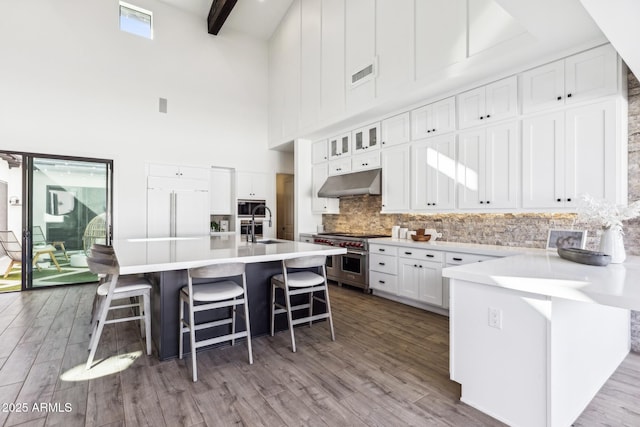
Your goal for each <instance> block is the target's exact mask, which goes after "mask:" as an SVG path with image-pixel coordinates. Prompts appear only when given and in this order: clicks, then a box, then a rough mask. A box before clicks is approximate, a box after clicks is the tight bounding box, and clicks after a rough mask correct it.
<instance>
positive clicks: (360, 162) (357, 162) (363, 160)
mask: <svg viewBox="0 0 640 427" xmlns="http://www.w3.org/2000/svg"><path fill="white" fill-rule="evenodd" d="M338 161H341V160H338ZM379 167H380V151H379V150H376V151H374V152H372V153H364V154H359V155H357V156H353V157H352V158H351V172H358V171H363V170H367V169H375V168H379Z"/></svg>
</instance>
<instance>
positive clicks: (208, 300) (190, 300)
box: [178, 263, 253, 382]
mask: <svg viewBox="0 0 640 427" xmlns="http://www.w3.org/2000/svg"><path fill="white" fill-rule="evenodd" d="M235 276H242V286H240V285H238V284H237V283H236V282H234V281H231V280H219V281H217V282H207V283H199V284H193V279H228V278H231V277H235ZM196 303H199V304H196ZM185 304H186V305H187V309H188V310H189V312H188V315H187V316H186V317H185ZM238 305H244V313H240V314H241V315H242V317H244V320H245V325H246V330H244V331H241V332H236V314H237V310H236V307H237V306H238ZM225 307H229V308H231V316H230V317H226V318H224V319H220V320H214V321H211V322H202V323H196V322H195V313H197V312H200V311H204V310H213V309H218V308H225ZM229 324H230V325H231V333H229V334H225V335H221V336H217V337H214V338H209V339H203V340H201V341H197V340H196V331H200V330H202V329H209V328H214V327H217V326H222V325H229ZM179 326H180V329H179V334H180V342H179V350H178V357H179V358H180V359H182V353H183V347H184V334H185V332H189V338H190V344H191V370H192V372H193V382H196V381H198V366H197V363H196V351H197V349H198V348H200V347H204V346H208V345H213V344H218V343H221V342H225V341H231V345H234V344H235V340H236V338H244V337H246V338H247V348H248V351H249V364H253V353H252V350H251V328H250V322H249V306H248V299H247V279H246V275H245V264H243V263H229V264H214V265H208V266H205V267H198V268H191V269H189V270H188V281H187V286H184V287H182V289H180V325H179Z"/></svg>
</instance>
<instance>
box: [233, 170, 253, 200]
mask: <svg viewBox="0 0 640 427" xmlns="http://www.w3.org/2000/svg"><path fill="white" fill-rule="evenodd" d="M236 193H237V194H238V199H253V198H254V197H255V196H254V194H253V177H252V175H251V173H249V172H238V173H236Z"/></svg>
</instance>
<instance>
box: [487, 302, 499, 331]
mask: <svg viewBox="0 0 640 427" xmlns="http://www.w3.org/2000/svg"><path fill="white" fill-rule="evenodd" d="M489 326H491V327H492V328H496V329H502V310H500V309H499V308H494V307H489Z"/></svg>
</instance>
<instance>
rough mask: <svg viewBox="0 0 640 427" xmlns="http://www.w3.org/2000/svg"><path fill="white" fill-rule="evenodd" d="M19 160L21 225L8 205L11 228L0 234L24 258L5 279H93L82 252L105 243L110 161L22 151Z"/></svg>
mask: <svg viewBox="0 0 640 427" xmlns="http://www.w3.org/2000/svg"><path fill="white" fill-rule="evenodd" d="M11 154H12V155H14V156H16V153H11ZM21 159H22V161H21V165H20V167H21V168H22V174H21V178H22V200H23V203H22V204H21V209H20V211H21V217H22V218H21V221H20V223H21V224H20V225H21V226H20V229H18V227H17V224H18V222H17V221H16V220H15V218H11V215H12V213H13V216H15V214H16V213H15V212H12V210H11V209H10V206H9V209H8V210H9V212H8V214H9V217H10V218H9V221H8V222H9V223H10V224H12V227H8V228H11V229H8V230H4V231H6V232H5V233H0V238H1V239H2V240H3V241H7V240H11V239H15V240H17V241H18V242H19V244H20V246H21V249H22V254H21V258H22V259H21V260H20V261H22V260H24V262H19V263H14V265H13V266H12V268H10V269H9V270H7V271H5V276H6V277H5V280H6V279H13V280H14V281H15V280H18V279H19V282H20V285H21V286H20V288H21V289H30V288H38V287H47V286H57V285H67V284H75V283H87V282H93V281H96V280H97V278H96V276H95V275H93V274H91V273H90V272H89V269H88V267H87V261H86V255H87V251H88V249H89V248H90V246H91V244H93V243H96V242H98V243H109V242H110V236H111V211H112V210H111V183H112V162H111V161H108V160H98V159H86V158H74V157H63V156H48V155H31V154H25V153H22V154H21ZM1 171H2V167H0V173H1ZM13 176H15V174H13ZM1 178H2V176H1V174H0V180H1ZM4 244H6V245H9V243H3V245H4ZM5 253H6V255H5V256H7V257H10V254H9V253H8V252H7V251H6V250H5ZM18 266H19V267H20V268H17V267H18ZM7 273H8V274H7ZM1 290H2V289H1V287H0V291H1Z"/></svg>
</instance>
